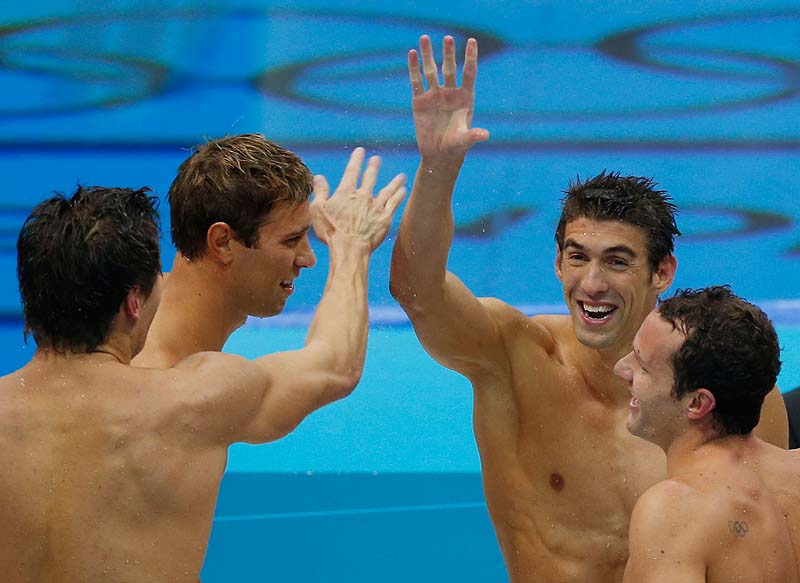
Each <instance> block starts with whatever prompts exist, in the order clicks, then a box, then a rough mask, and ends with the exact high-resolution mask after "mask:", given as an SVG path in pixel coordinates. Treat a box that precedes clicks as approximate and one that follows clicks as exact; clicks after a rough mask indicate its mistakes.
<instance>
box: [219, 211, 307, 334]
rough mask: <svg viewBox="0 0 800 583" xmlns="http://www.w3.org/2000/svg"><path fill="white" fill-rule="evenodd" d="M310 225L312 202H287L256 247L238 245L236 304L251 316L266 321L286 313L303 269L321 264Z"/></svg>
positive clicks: (261, 232) (264, 229) (261, 233)
mask: <svg viewBox="0 0 800 583" xmlns="http://www.w3.org/2000/svg"><path fill="white" fill-rule="evenodd" d="M310 225H311V212H310V203H309V202H305V203H302V204H300V205H293V204H289V203H285V204H282V205H280V206H278V207H276V208H275V209H274V210H273V211H272V212H271V213H270V215H269V219H268V221H267V223H266V224H265V225H263V226H262V227H261V228H260V229H259V238H258V242H257V243H256V244H255V245H254V246H253V247H245V246H244V245H243V244H241V243H240V242H238V241H237V242H235V249H236V256H235V260H234V262H235V265H236V273H237V277H236V281H237V285H236V295H237V298H236V302H237V303H239V304H240V305H241V307H242V308H243V311H244V312H246V313H247V314H248V315H251V316H256V317H260V318H263V317H267V316H274V315H276V314H279V313H280V312H281V311H283V308H284V307H285V306H286V300H287V299H288V298H289V296H290V295H292V293H293V292H294V281H295V279H297V277H298V276H299V275H300V270H301V269H303V268H307V267H313V266H314V264H315V263H316V262H317V259H316V256H315V255H314V251H313V250H312V249H311V245H310V243H309V241H308V229H309V226H310Z"/></svg>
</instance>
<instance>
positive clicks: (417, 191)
mask: <svg viewBox="0 0 800 583" xmlns="http://www.w3.org/2000/svg"><path fill="white" fill-rule="evenodd" d="M462 163H463V158H455V159H445V160H433V161H431V160H425V159H423V160H422V161H421V163H420V166H419V169H418V170H417V175H416V178H415V179H414V186H413V188H412V190H411V196H410V198H409V201H408V203H407V205H406V209H405V212H404V213H403V218H402V221H401V223H400V230H399V232H398V235H397V240H396V242H395V246H394V250H393V253H392V265H391V283H390V287H391V292H392V295H393V296H394V297H395V299H397V300H398V301H399V302H400V303H401V304H403V305H405V306H409V305H410V304H411V303H412V302H414V301H415V300H417V301H420V300H425V299H427V298H428V297H429V296H431V295H434V294H437V293H441V292H442V291H443V290H444V283H445V276H446V273H447V257H448V254H449V252H450V247H451V245H452V243H453V231H454V219H453V208H452V199H453V191H454V188H455V183H456V179H457V177H458V172H459V170H460V169H461V165H462Z"/></svg>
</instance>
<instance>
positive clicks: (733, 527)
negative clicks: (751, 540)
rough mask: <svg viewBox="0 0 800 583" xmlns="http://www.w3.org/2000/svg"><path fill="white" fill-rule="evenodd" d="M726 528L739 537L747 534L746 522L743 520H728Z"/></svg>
mask: <svg viewBox="0 0 800 583" xmlns="http://www.w3.org/2000/svg"><path fill="white" fill-rule="evenodd" d="M728 529H729V530H730V531H731V532H732V533H733V534H735V535H736V536H738V537H739V538H743V537H744V535H746V534H747V523H746V522H745V521H744V520H729V521H728Z"/></svg>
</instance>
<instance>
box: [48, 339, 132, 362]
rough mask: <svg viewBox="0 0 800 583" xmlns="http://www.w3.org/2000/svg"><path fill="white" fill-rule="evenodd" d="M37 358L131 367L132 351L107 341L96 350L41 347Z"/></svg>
mask: <svg viewBox="0 0 800 583" xmlns="http://www.w3.org/2000/svg"><path fill="white" fill-rule="evenodd" d="M35 358H37V359H38V360H39V361H41V362H46V361H49V360H51V359H66V360H73V361H75V362H79V360H80V359H84V360H86V359H92V360H95V361H116V362H118V363H120V364H124V365H129V364H130V362H131V351H130V349H126V348H124V347H123V346H121V345H118V344H114V343H112V342H110V341H107V342H106V343H104V344H101V345H99V346H98V347H97V348H95V349H94V350H69V349H67V350H56V349H55V348H52V347H48V346H39V347H38V348H37V349H36V356H35Z"/></svg>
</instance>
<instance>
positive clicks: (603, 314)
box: [578, 302, 617, 323]
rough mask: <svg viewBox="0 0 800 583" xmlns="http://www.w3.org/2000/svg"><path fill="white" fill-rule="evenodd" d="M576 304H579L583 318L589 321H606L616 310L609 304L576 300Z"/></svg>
mask: <svg viewBox="0 0 800 583" xmlns="http://www.w3.org/2000/svg"><path fill="white" fill-rule="evenodd" d="M578 306H580V309H581V312H582V313H583V316H584V318H586V319H587V320H589V321H590V322H597V323H602V322H606V321H608V320H609V319H610V318H611V315H612V314H613V313H614V312H616V311H617V307H616V306H611V305H609V304H587V303H584V302H578Z"/></svg>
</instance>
